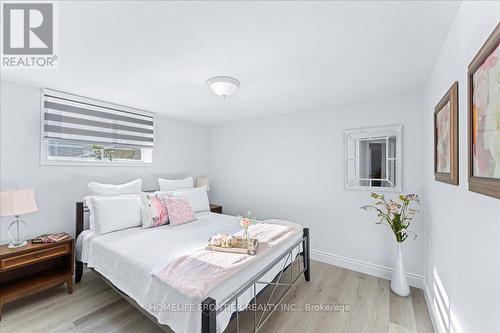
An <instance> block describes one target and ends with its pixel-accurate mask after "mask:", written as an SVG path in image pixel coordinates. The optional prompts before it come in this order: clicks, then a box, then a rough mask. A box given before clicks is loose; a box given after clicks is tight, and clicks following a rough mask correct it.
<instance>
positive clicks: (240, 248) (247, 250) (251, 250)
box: [205, 238, 259, 256]
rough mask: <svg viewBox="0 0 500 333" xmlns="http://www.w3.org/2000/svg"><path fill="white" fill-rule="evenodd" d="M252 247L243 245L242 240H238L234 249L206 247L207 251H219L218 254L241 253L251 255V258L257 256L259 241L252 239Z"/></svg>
mask: <svg viewBox="0 0 500 333" xmlns="http://www.w3.org/2000/svg"><path fill="white" fill-rule="evenodd" d="M250 242H251V245H250V246H247V245H246V244H243V241H242V239H241V238H236V242H235V243H234V244H233V246H232V247H220V246H209V245H207V246H206V247H205V250H208V251H218V252H230V253H240V254H249V255H251V256H253V255H255V252H256V251H257V247H259V240H258V239H255V238H251V239H250Z"/></svg>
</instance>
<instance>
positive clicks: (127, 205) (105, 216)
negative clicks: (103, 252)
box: [84, 195, 142, 235]
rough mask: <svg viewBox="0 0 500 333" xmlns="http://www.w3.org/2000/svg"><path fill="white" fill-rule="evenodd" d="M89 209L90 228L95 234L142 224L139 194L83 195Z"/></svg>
mask: <svg viewBox="0 0 500 333" xmlns="http://www.w3.org/2000/svg"><path fill="white" fill-rule="evenodd" d="M84 200H85V202H86V204H87V207H88V208H89V211H90V229H91V230H92V231H93V232H94V233H95V234H97V235H100V234H105V233H108V232H112V231H115V230H121V229H126V228H132V227H137V226H140V225H141V224H142V216H141V210H142V202H141V197H140V196H139V195H120V196H115V197H97V196H88V197H85V199H84Z"/></svg>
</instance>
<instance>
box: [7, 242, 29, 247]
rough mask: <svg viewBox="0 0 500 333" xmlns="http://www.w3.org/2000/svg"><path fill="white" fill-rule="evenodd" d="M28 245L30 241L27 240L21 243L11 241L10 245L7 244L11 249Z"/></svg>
mask: <svg viewBox="0 0 500 333" xmlns="http://www.w3.org/2000/svg"><path fill="white" fill-rule="evenodd" d="M26 245H28V242H27V241H22V242H21V243H18V244H16V243H9V246H7V247H8V248H9V249H15V248H18V247H23V246H26Z"/></svg>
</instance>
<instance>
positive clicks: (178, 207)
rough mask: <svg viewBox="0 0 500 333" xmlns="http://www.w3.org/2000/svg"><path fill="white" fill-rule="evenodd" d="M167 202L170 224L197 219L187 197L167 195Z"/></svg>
mask: <svg viewBox="0 0 500 333" xmlns="http://www.w3.org/2000/svg"><path fill="white" fill-rule="evenodd" d="M165 203H166V205H167V211H168V218H169V220H170V224H172V225H178V224H184V223H188V222H192V221H194V220H196V217H195V216H194V213H193V209H192V208H191V205H190V204H189V201H187V200H186V199H184V198H174V197H166V198H165Z"/></svg>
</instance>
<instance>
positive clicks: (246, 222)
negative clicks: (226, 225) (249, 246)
mask: <svg viewBox="0 0 500 333" xmlns="http://www.w3.org/2000/svg"><path fill="white" fill-rule="evenodd" d="M250 214H251V212H248V213H247V217H241V216H240V217H239V218H240V226H241V227H242V228H243V237H242V239H243V240H244V241H247V242H249V241H250V234H249V233H248V227H250V225H252V224H253V223H254V221H255V219H252V218H250Z"/></svg>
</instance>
